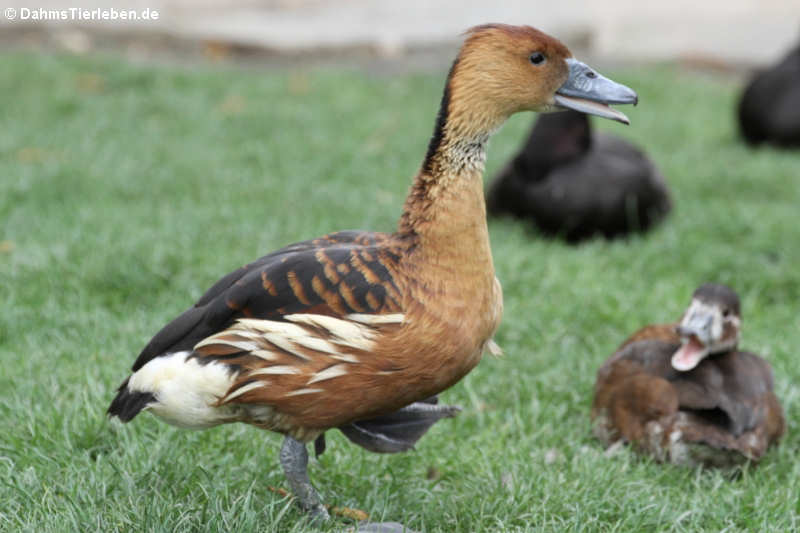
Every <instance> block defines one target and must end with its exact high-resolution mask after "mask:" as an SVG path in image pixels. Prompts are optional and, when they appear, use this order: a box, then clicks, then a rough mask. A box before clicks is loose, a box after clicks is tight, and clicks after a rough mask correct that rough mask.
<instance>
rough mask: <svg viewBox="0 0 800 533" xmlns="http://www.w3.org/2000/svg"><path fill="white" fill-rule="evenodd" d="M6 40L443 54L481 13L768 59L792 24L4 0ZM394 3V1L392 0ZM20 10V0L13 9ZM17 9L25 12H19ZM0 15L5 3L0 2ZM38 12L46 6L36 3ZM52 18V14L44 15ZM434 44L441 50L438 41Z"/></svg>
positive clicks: (678, 11) (79, 47) (355, 2)
mask: <svg viewBox="0 0 800 533" xmlns="http://www.w3.org/2000/svg"><path fill="white" fill-rule="evenodd" d="M5 6H8V7H6V8H4V9H9V8H11V9H12V10H16V13H15V14H14V13H12V14H11V16H10V17H9V16H3V17H0V39H1V40H2V42H5V43H6V44H12V43H13V44H14V45H21V46H47V47H57V48H63V49H67V50H69V51H72V52H88V51H90V50H92V49H95V48H102V49H104V50H105V49H108V48H109V47H111V48H118V49H121V50H123V51H125V52H126V53H127V54H129V55H131V56H133V57H137V58H140V57H146V56H148V55H153V54H165V53H169V54H176V53H178V54H182V53H196V52H201V53H203V54H207V55H209V56H211V57H213V58H220V57H225V56H228V55H239V56H247V57H251V58H252V57H253V56H256V57H258V56H274V55H276V54H277V55H283V54H290V55H291V54H298V53H304V52H312V53H313V54H312V55H317V56H321V57H319V59H320V60H329V59H330V56H331V55H344V56H346V57H353V56H357V55H360V56H365V57H368V58H397V57H404V58H407V59H415V60H417V62H419V63H423V64H424V63H425V62H428V61H433V62H434V64H435V66H436V67H437V68H438V66H439V65H438V63H439V62H438V61H436V59H437V58H442V61H449V60H450V58H451V56H452V51H453V48H454V46H455V44H456V43H457V42H458V36H459V34H460V33H461V32H462V31H463V30H464V29H466V28H468V27H470V26H472V25H475V24H479V23H484V22H487V21H492V22H509V23H527V24H531V25H534V26H537V27H539V28H540V29H542V30H544V31H546V32H548V33H551V34H554V35H558V36H560V37H561V38H562V40H564V41H565V42H566V43H567V44H568V45H569V46H570V47H571V48H573V50H574V51H576V53H577V51H580V52H581V53H583V54H586V53H589V54H591V56H592V58H599V59H600V60H603V61H608V62H642V61H663V60H680V61H686V62H690V63H693V64H695V63H696V64H699V65H700V66H704V65H705V66H709V67H714V68H733V69H739V68H747V67H751V66H753V65H759V64H764V63H766V62H769V61H770V60H773V59H775V58H776V57H777V56H778V55H779V54H781V53H782V52H783V51H785V50H786V48H787V47H788V46H789V45H790V44H791V43H792V42H793V41H795V40H796V39H797V38H798V36H800V0H709V1H705V2H698V1H696V0H674V1H671V2H663V3H661V2H641V1H637V0H609V1H606V2H593V1H590V0H571V1H568V2H543V1H529V0H509V1H504V2H486V1H480V0H439V1H436V2H429V1H427V0H407V1H405V2H402V4H401V3H398V2H396V1H394V0H219V1H216V0H143V1H132V2H122V1H120V0H84V1H82V2H81V3H80V8H81V9H83V10H86V11H91V10H93V9H97V8H102V9H106V10H108V9H112V8H113V9H119V10H125V9H134V10H139V11H144V10H149V11H150V12H155V13H157V15H158V16H157V18H155V17H150V18H149V19H148V20H138V21H127V20H126V21H121V20H117V21H113V20H91V19H89V20H87V18H88V17H90V16H91V15H88V16H87V17H84V18H83V19H81V20H76V18H77V17H75V16H69V17H67V18H69V19H70V20H46V21H45V20H41V18H42V17H39V20H35V18H36V15H37V14H38V13H37V12H41V10H65V9H69V8H71V7H74V6H75V2H74V1H72V0H39V1H36V2H30V1H26V2H19V1H17V0H15V1H12V2H11V3H8V2H7V3H6V4H5ZM401 6H402V7H401ZM26 9H27V10H29V11H28V12H25V10H26ZM25 14H27V17H26V16H25ZM4 15H6V14H5V13H4ZM45 16H46V15H45ZM50 18H51V19H52V17H50ZM438 52H441V53H438Z"/></svg>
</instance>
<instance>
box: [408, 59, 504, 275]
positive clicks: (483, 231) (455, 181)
mask: <svg viewBox="0 0 800 533" xmlns="http://www.w3.org/2000/svg"><path fill="white" fill-rule="evenodd" d="M456 65H457V62H456V64H454V65H453V68H452V69H451V70H450V75H449V76H448V80H447V84H446V85H445V91H444V95H443V97H442V103H441V106H440V108H439V115H438V117H437V120H436V126H435V128H434V132H433V137H432V138H431V141H430V144H429V146H428V152H427V154H426V156H425V160H424V161H423V163H422V167H421V168H420V170H419V172H418V173H417V175H416V177H415V178H414V183H413V185H412V186H411V191H410V192H409V194H408V197H407V198H406V202H405V206H404V208H403V214H402V216H401V217H400V222H399V224H398V234H400V235H401V236H407V237H411V238H413V239H415V241H416V244H417V245H422V246H430V247H433V246H435V247H436V250H437V253H438V254H439V255H442V254H445V253H448V251H449V252H450V253H454V252H456V251H457V250H465V251H467V250H470V249H472V250H474V251H475V252H477V253H485V255H488V257H489V261H491V255H490V253H489V247H488V243H489V238H488V230H487V227H486V206H485V200H484V196H483V171H484V166H485V161H486V144H487V141H488V140H489V136H490V135H491V134H492V132H493V131H494V130H496V129H497V128H498V127H499V126H500V125H501V124H502V122H503V121H504V118H505V117H496V118H493V117H488V116H486V115H485V114H481V111H482V110H483V109H484V106H481V105H469V102H468V101H465V100H464V99H459V98H458V97H459V96H460V95H459V94H458V87H459V86H458V82H457V81H456V82H455V83H454V74H453V73H454V71H455V69H456ZM454 87H455V88H456V92H455V94H454ZM463 92H468V91H463ZM467 253H468V252H467Z"/></svg>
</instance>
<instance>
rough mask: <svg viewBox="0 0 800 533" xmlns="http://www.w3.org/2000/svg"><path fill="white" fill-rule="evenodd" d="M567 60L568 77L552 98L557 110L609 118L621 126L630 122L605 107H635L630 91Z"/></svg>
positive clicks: (635, 99) (614, 110)
mask: <svg viewBox="0 0 800 533" xmlns="http://www.w3.org/2000/svg"><path fill="white" fill-rule="evenodd" d="M566 61H567V65H568V66H569V78H567V81H565V82H564V85H562V86H561V87H560V88H559V89H558V90H557V91H556V94H555V95H554V98H555V102H556V104H557V105H558V106H559V107H564V108H567V109H574V110H575V111H580V112H581V113H587V114H589V115H597V116H598V117H603V118H610V119H611V120H616V121H617V122H622V123H623V124H630V123H631V121H630V120H628V117H626V116H625V114H624V113H621V112H619V111H617V110H616V109H612V108H611V107H609V105H608V104H633V105H636V104H637V103H638V102H639V96H638V95H637V94H636V93H635V92H634V91H633V89H631V88H630V87H626V86H624V85H622V84H621V83H617V82H615V81H612V80H610V79H608V78H606V77H604V76H601V75H600V74H598V73H597V72H595V71H594V70H592V68H591V67H589V65H587V64H585V63H581V62H580V61H578V60H577V59H574V58H568V59H567V60H566Z"/></svg>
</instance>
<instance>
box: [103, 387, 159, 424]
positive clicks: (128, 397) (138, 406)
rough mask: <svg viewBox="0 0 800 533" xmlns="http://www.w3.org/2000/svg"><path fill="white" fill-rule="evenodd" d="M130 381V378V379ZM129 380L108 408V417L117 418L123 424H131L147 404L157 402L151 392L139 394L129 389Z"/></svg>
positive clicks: (118, 390)
mask: <svg viewBox="0 0 800 533" xmlns="http://www.w3.org/2000/svg"><path fill="white" fill-rule="evenodd" d="M128 379H130V378H128ZM128 379H126V380H125V381H123V382H122V385H120V386H119V389H117V396H116V397H115V398H114V400H113V401H112V402H111V405H110V406H109V407H108V411H106V412H107V413H108V416H116V417H118V418H119V419H120V420H122V421H123V422H130V421H131V420H132V419H133V417H135V416H136V415H138V414H139V411H141V410H142V409H144V408H145V407H146V406H147V404H149V403H152V402H155V401H156V397H155V396H154V395H153V393H151V392H138V391H132V390H130V389H128Z"/></svg>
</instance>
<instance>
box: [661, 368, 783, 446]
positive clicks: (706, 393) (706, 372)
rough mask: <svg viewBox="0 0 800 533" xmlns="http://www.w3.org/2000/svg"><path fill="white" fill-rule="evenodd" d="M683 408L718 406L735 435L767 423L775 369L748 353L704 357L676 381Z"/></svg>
mask: <svg viewBox="0 0 800 533" xmlns="http://www.w3.org/2000/svg"><path fill="white" fill-rule="evenodd" d="M673 384H674V385H675V388H676V389H677V390H678V397H679V399H680V404H681V407H682V408H688V409H718V410H719V411H721V412H722V413H724V415H725V417H727V420H724V422H725V423H726V425H727V426H728V427H729V430H730V431H731V433H733V434H734V435H740V434H741V433H743V432H745V431H749V430H751V429H753V428H755V427H756V426H759V425H761V424H763V423H764V421H765V419H766V418H767V416H769V411H770V409H771V403H770V402H771V397H772V388H773V380H772V369H771V368H770V366H769V363H767V362H766V361H765V360H764V359H762V358H760V357H758V356H757V355H754V354H751V353H748V352H730V353H727V354H723V355H718V356H713V357H711V358H709V359H706V360H704V361H703V362H702V363H701V364H700V365H698V367H697V368H696V369H695V370H694V371H692V372H688V373H686V375H681V376H680V378H679V379H677V380H675V381H674V382H673Z"/></svg>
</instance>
